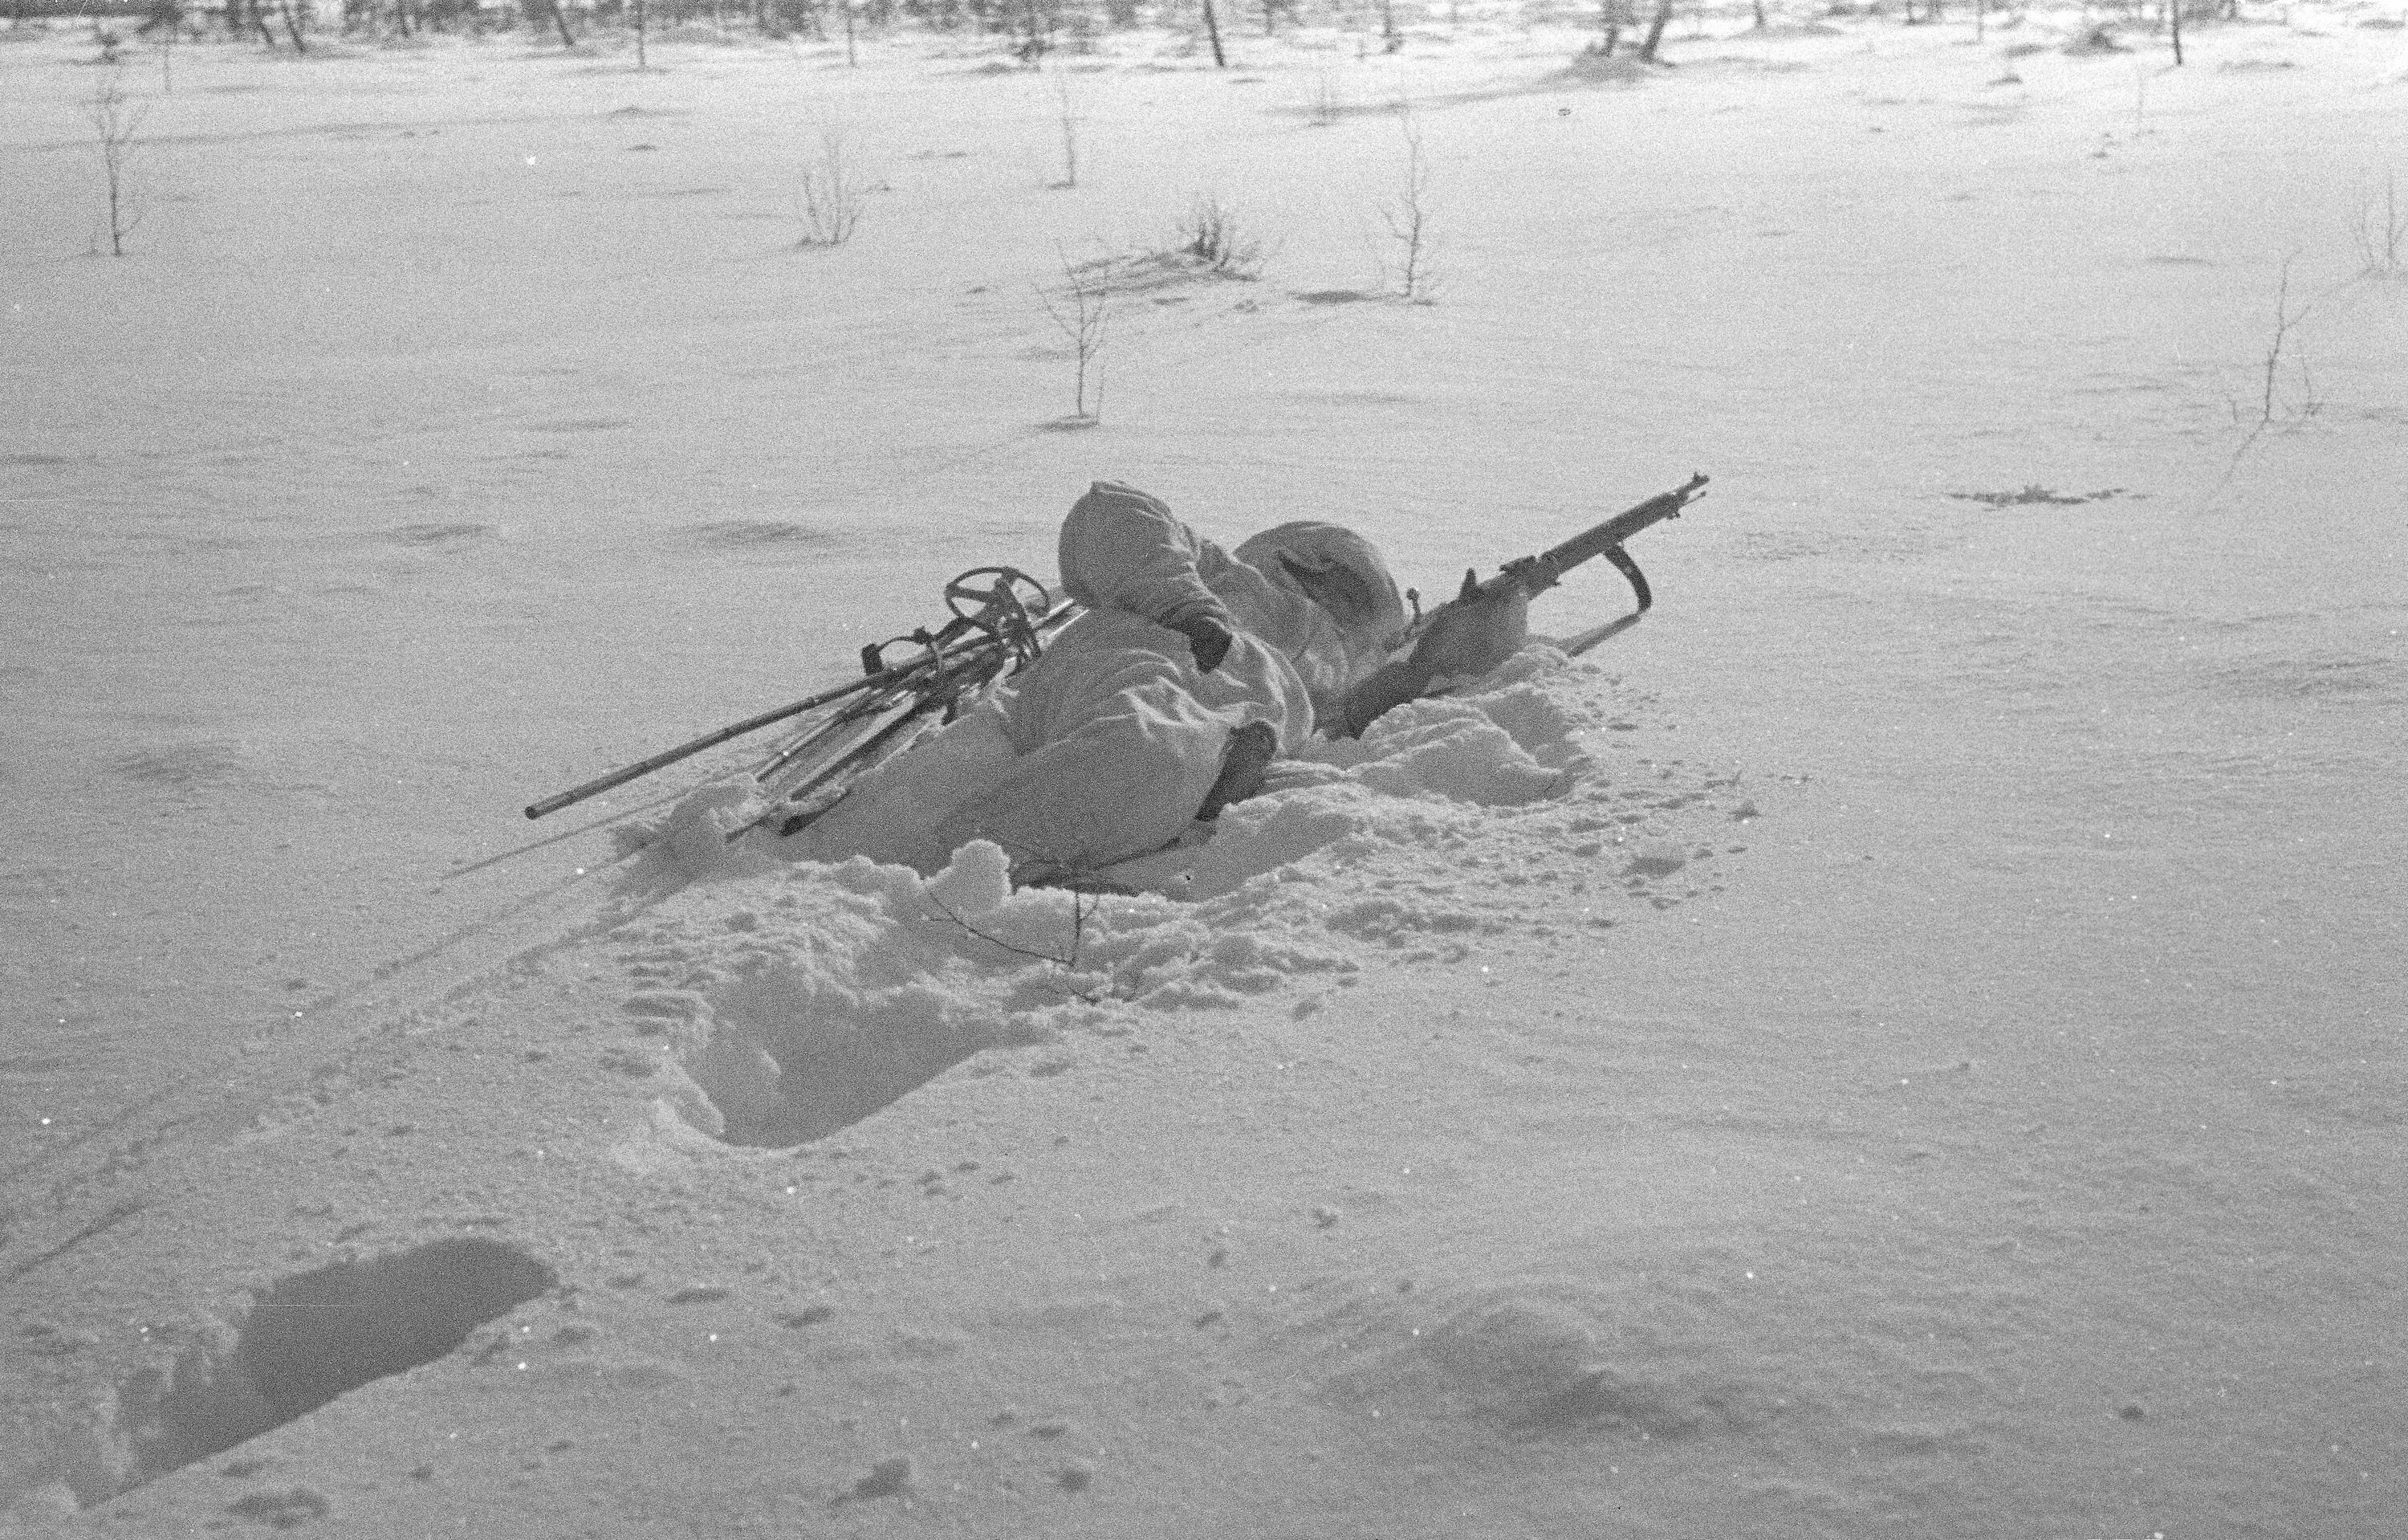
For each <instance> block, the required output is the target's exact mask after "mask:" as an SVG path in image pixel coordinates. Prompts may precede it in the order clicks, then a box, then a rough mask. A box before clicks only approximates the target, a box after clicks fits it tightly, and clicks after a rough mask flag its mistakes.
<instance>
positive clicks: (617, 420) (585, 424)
mask: <svg viewBox="0 0 2408 1540" xmlns="http://www.w3.org/2000/svg"><path fill="white" fill-rule="evenodd" d="M626 425H627V419H626V418H624V417H566V418H563V419H561V420H560V421H559V422H556V423H529V424H528V425H527V431H528V432H529V433H607V432H609V430H611V429H612V428H623V427H625V426H626Z"/></svg>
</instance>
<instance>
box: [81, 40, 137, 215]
mask: <svg viewBox="0 0 2408 1540" xmlns="http://www.w3.org/2000/svg"><path fill="white" fill-rule="evenodd" d="M148 110H149V109H148V108H145V107H144V106H143V105H142V104H140V103H138V102H135V103H129V102H127V101H126V99H125V86H124V83H123V82H122V80H120V79H118V69H117V66H116V65H110V66H109V69H108V73H107V74H106V75H103V76H102V77H101V79H100V84H99V86H98V87H97V88H96V89H95V90H94V91H93V96H92V102H91V104H90V105H89V106H88V107H87V108H85V115H86V116H87V117H88V118H89V119H90V120H91V122H92V126H93V132H94V133H95V134H97V135H98V136H99V137H100V166H101V172H102V174H103V176H104V178H105V179H106V180H107V183H108V254H109V255H110V256H120V257H122V256H123V255H124V254H125V237H127V236H130V235H132V234H133V233H134V227H135V226H136V225H137V224H139V223H142V210H141V209H139V208H138V207H136V203H135V198H134V194H133V189H132V188H131V186H130V185H129V184H128V181H127V176H126V166H127V163H128V162H129V161H130V160H132V159H133V156H134V151H135V149H136V143H135V138H134V136H135V134H136V132H137V131H139V130H140V128H141V127H142V118H143V115H144V113H145V112H146V111H148Z"/></svg>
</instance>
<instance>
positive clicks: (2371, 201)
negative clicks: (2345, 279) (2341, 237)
mask: <svg viewBox="0 0 2408 1540" xmlns="http://www.w3.org/2000/svg"><path fill="white" fill-rule="evenodd" d="M2378 214H2379V215H2380V216H2381V218H2380V222H2379V223H2378V221H2377V216H2378ZM2350 233H2351V234H2352V235H2354V236H2356V237H2358V259H2359V261H2360V263H2361V264H2362V266H2360V268H2359V271H2360V273H2361V274H2362V275H2363V276H2365V277H2367V278H2385V279H2392V278H2403V277H2408V266H2402V254H2401V248H2402V247H2403V246H2408V215H2403V214H2402V213H2401V209H2400V180H2399V178H2398V176H2397V175H2396V174H2395V173H2393V172H2391V171H2389V170H2386V171H2385V172H2384V173H2383V191H2382V193H2381V194H2372V193H2370V194H2367V195H2366V196H2365V197H2364V198H2362V199H2360V200H2359V202H2358V223H2357V225H2356V226H2355V227H2354V228H2353V229H2352V230H2351V232H2350Z"/></svg>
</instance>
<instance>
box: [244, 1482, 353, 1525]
mask: <svg viewBox="0 0 2408 1540" xmlns="http://www.w3.org/2000/svg"><path fill="white" fill-rule="evenodd" d="M333 1510H334V1504H331V1503H329V1502H327V1501H326V1499H325V1498H324V1497H323V1496H322V1495H321V1494H320V1493H317V1492H314V1491H311V1490H309V1489H308V1488H307V1487H286V1488H283V1489H281V1490H273V1491H263V1492H252V1493H251V1494H249V1495H248V1496H244V1497H237V1498H236V1499H235V1500H234V1501H233V1502H231V1503H229V1504H226V1512H228V1513H230V1514H233V1515H234V1516H235V1517H236V1518H249V1519H252V1520H254V1521H256V1522H258V1523H262V1524H265V1525H266V1526H267V1527H268V1528H270V1529H278V1530H289V1529H294V1528H297V1527H298V1526H300V1525H303V1524H306V1523H308V1521H309V1520H310V1519H312V1518H325V1517H326V1515H327V1514H328V1513H330V1512H332V1511H333Z"/></svg>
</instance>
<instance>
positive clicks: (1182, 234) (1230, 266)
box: [1173, 193, 1263, 279]
mask: <svg viewBox="0 0 2408 1540" xmlns="http://www.w3.org/2000/svg"><path fill="white" fill-rule="evenodd" d="M1173 236H1174V237H1175V238H1176V239H1177V240H1178V242H1179V251H1180V253H1181V254H1182V255H1183V256H1187V257H1192V258H1194V259H1195V260H1196V261H1197V262H1198V263H1200V264H1202V265H1203V266H1205V267H1206V268H1208V269H1209V270H1211V271H1212V272H1215V273H1218V274H1220V275H1221V276H1222V277H1224V278H1240V279H1253V278H1255V277H1257V276H1259V275H1260V274H1261V272H1262V269H1263V243H1262V242H1261V241H1259V240H1257V239H1254V238H1253V237H1250V236H1248V235H1246V234H1245V232H1244V231H1242V230H1241V229H1240V228H1239V225H1238V214H1237V210H1236V209H1231V208H1230V207H1229V206H1228V205H1226V204H1225V203H1223V202H1222V201H1221V199H1220V195H1219V194H1214V193H1207V194H1204V195H1203V196H1202V197H1199V198H1197V200H1196V202H1195V205H1194V206H1193V207H1192V208H1190V209H1188V210H1187V217H1186V218H1185V219H1184V220H1182V221H1181V222H1180V223H1179V225H1178V228H1177V229H1176V230H1175V231H1174V232H1173Z"/></svg>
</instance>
